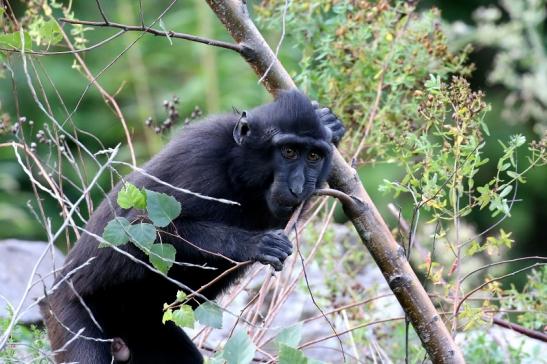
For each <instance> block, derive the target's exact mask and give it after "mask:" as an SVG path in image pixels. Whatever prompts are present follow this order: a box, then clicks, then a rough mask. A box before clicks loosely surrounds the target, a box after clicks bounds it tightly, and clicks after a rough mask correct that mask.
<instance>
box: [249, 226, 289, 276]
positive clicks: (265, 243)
mask: <svg viewBox="0 0 547 364" xmlns="http://www.w3.org/2000/svg"><path fill="white" fill-rule="evenodd" d="M252 250H253V252H252V257H251V260H254V261H257V262H260V263H262V264H269V265H271V266H272V267H273V268H274V269H275V270H276V271H280V270H281V269H283V262H284V261H285V259H287V257H288V256H289V255H291V254H292V243H291V242H290V240H289V239H288V238H287V236H285V234H284V233H283V230H272V231H268V232H266V233H264V234H261V235H258V236H257V237H256V242H255V244H253V249H252Z"/></svg>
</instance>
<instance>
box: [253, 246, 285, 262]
mask: <svg viewBox="0 0 547 364" xmlns="http://www.w3.org/2000/svg"><path fill="white" fill-rule="evenodd" d="M260 253H261V254H263V255H270V256H272V257H277V258H278V259H279V260H281V261H285V259H287V257H288V256H289V255H290V254H287V252H286V251H284V250H282V249H279V248H278V247H275V246H272V247H266V248H262V250H261V251H260ZM291 253H292V252H291Z"/></svg>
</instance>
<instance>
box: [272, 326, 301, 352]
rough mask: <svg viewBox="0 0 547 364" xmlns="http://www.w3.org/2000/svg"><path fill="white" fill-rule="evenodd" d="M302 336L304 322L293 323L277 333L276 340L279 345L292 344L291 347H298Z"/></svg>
mask: <svg viewBox="0 0 547 364" xmlns="http://www.w3.org/2000/svg"><path fill="white" fill-rule="evenodd" d="M301 338H302V323H298V324H296V325H292V326H290V327H287V328H284V329H283V330H281V332H280V333H279V334H277V337H276V338H275V342H276V343H277V344H279V345H286V346H290V347H291V348H296V347H297V346H298V344H299V343H300V339H301Z"/></svg>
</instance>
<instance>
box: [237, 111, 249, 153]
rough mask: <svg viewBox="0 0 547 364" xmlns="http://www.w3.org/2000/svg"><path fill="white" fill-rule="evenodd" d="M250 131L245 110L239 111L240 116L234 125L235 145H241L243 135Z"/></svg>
mask: <svg viewBox="0 0 547 364" xmlns="http://www.w3.org/2000/svg"><path fill="white" fill-rule="evenodd" d="M250 133H251V129H250V128H249V121H248V120H247V112H246V111H243V112H242V113H241V117H240V118H239V120H238V121H237V123H236V126H235V127H234V131H233V135H234V141H235V142H236V143H237V145H241V144H242V143H243V140H244V139H245V137H246V136H248V135H249V134H250Z"/></svg>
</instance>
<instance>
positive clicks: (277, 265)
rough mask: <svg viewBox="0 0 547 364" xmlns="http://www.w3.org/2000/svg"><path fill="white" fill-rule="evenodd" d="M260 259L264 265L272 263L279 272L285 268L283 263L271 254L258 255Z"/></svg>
mask: <svg viewBox="0 0 547 364" xmlns="http://www.w3.org/2000/svg"><path fill="white" fill-rule="evenodd" d="M258 261H259V262H260V263H262V264H264V265H271V266H272V267H273V269H275V270H276V271H278V272H279V271H280V270H282V269H283V263H282V262H281V261H280V260H279V259H277V258H276V257H274V256H271V255H261V256H259V257H258Z"/></svg>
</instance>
